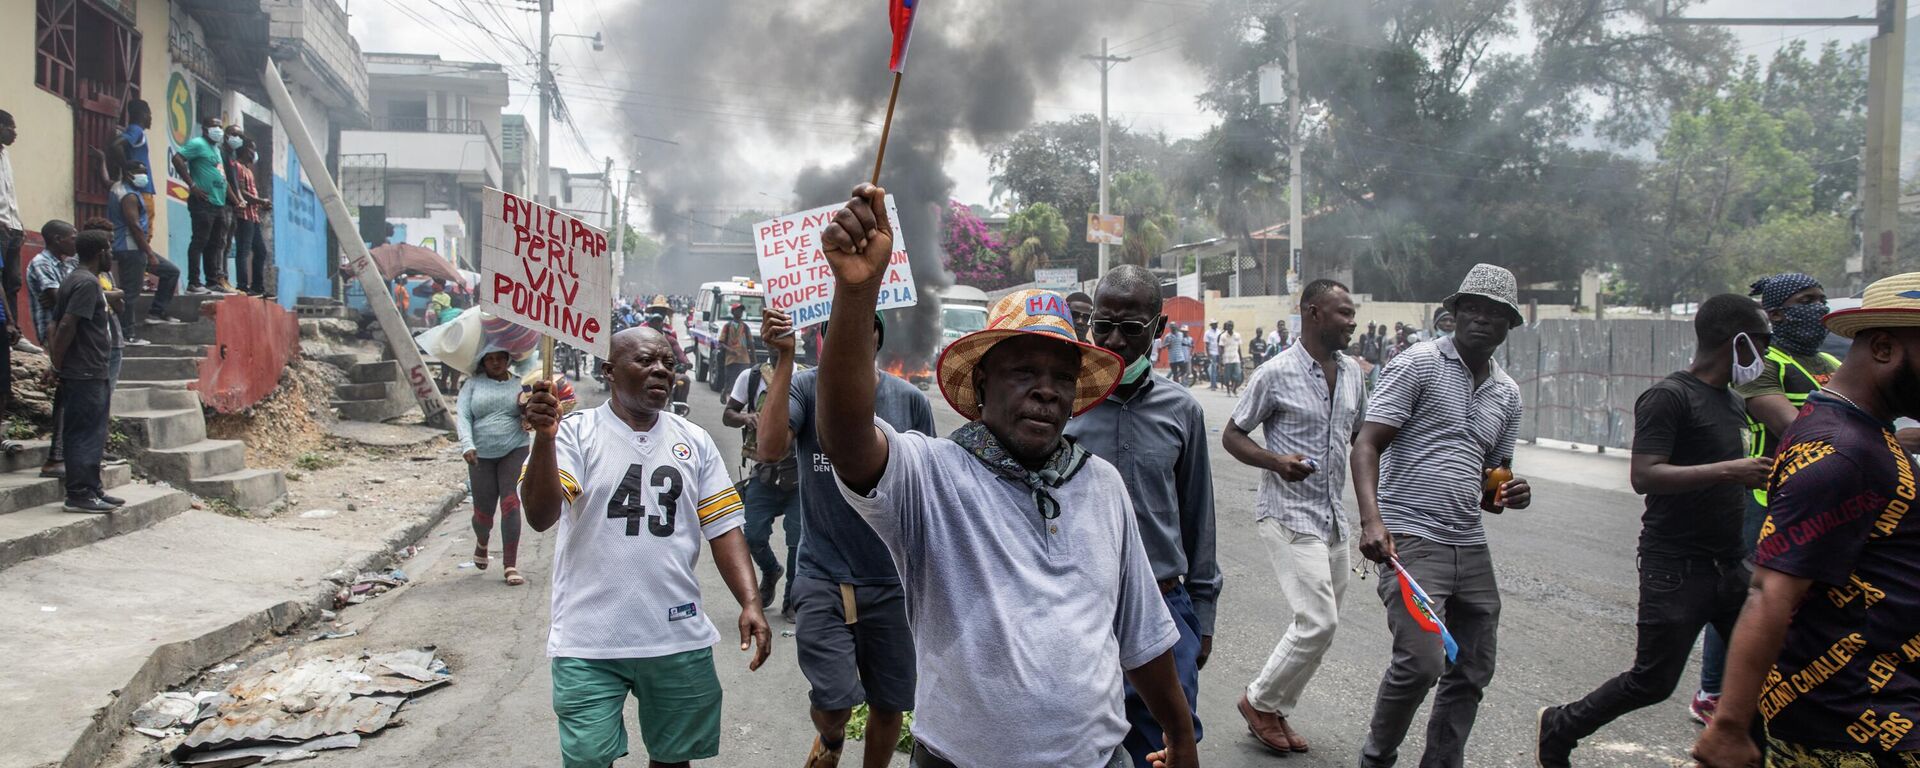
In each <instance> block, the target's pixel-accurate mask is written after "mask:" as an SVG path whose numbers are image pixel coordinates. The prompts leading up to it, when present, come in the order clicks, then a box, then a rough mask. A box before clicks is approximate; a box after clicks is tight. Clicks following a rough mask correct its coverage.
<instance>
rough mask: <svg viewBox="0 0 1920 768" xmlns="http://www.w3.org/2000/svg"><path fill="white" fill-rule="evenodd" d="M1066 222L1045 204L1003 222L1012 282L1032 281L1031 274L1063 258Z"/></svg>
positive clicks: (1031, 206) (1028, 207) (1020, 211)
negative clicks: (1005, 229) (1005, 225)
mask: <svg viewBox="0 0 1920 768" xmlns="http://www.w3.org/2000/svg"><path fill="white" fill-rule="evenodd" d="M1069 231H1070V230H1069V229H1068V227H1067V222H1066V220H1065V219H1063V218H1061V216H1060V211H1059V209H1057V208H1054V207H1053V206H1052V205H1050V204H1047V203H1034V204H1032V205H1029V206H1027V207H1025V208H1022V209H1020V210H1019V211H1017V212H1015V213H1014V214H1013V217H1012V218H1010V219H1008V220H1007V244H1008V250H1007V257H1008V259H1009V260H1010V261H1011V262H1012V263H1011V266H1010V269H1009V270H1008V273H1009V277H1010V278H1011V279H1012V281H1013V282H1016V283H1023V282H1027V281H1030V280H1032V279H1033V270H1035V269H1038V268H1041V267H1044V266H1046V265H1048V264H1051V263H1054V262H1056V261H1059V260H1060V259H1062V258H1063V257H1065V256H1066V254H1067V237H1068V233H1069Z"/></svg>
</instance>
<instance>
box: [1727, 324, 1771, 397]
mask: <svg viewBox="0 0 1920 768" xmlns="http://www.w3.org/2000/svg"><path fill="white" fill-rule="evenodd" d="M1743 343H1744V344H1746V345H1747V351H1748V352H1751V353H1753V362H1752V363H1751V364H1748V365H1741V364H1740V345H1741V344H1743ZM1766 370H1767V359H1766V358H1764V357H1761V356H1760V350H1759V349H1757V348H1755V347H1754V346H1753V339H1751V338H1749V337H1748V336H1747V335H1746V334H1744V333H1742V334H1739V335H1736V336H1734V337H1733V385H1734V386H1736V387H1744V386H1746V385H1748V384H1750V383H1752V382H1753V380H1754V379H1758V378H1760V374H1761V373H1763V372H1765V371H1766Z"/></svg>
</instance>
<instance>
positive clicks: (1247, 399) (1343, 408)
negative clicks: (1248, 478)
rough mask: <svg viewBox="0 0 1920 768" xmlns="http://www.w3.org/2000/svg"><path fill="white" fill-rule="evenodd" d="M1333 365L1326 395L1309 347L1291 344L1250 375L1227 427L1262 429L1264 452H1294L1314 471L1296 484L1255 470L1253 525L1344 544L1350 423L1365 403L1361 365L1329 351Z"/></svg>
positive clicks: (1321, 371) (1348, 525) (1323, 376)
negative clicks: (1274, 524) (1269, 524)
mask: <svg viewBox="0 0 1920 768" xmlns="http://www.w3.org/2000/svg"><path fill="white" fill-rule="evenodd" d="M1334 366H1335V370H1336V371H1337V372H1338V375H1336V376H1335V377H1334V387H1333V388H1332V389H1329V388H1328V387H1327V373H1326V371H1325V370H1324V369H1322V368H1321V366H1320V363H1319V362H1318V361H1316V360H1314V359H1313V355H1311V354H1308V353H1307V345H1305V344H1295V345H1293V346H1291V347H1288V348H1286V350H1285V351H1282V352H1281V353H1280V355H1279V356H1278V357H1275V358H1274V359H1272V360H1269V361H1267V363H1266V364H1265V365H1262V366H1260V368H1259V369H1257V370H1255V371H1254V372H1253V380H1252V381H1249V382H1247V391H1246V392H1243V393H1241V397H1240V404H1239V405H1237V406H1235V407H1234V409H1233V423H1234V425H1235V426H1237V427H1239V428H1240V429H1241V430H1242V431H1245V432H1247V433H1248V434H1252V433H1253V430H1254V429H1255V428H1257V427H1263V426H1264V427H1265V428H1266V429H1265V430H1264V438H1265V441H1266V449H1267V450H1269V451H1273V452H1274V453H1277V454H1280V455H1282V456H1290V455H1292V454H1296V453H1297V454H1300V455H1302V456H1306V457H1307V458H1310V459H1313V460H1314V461H1315V462H1317V463H1318V464H1319V465H1320V468H1319V469H1318V470H1316V471H1314V473H1313V474H1311V475H1308V476H1307V478H1306V479H1305V480H1301V481H1300V482H1297V483H1289V482H1287V481H1286V480H1284V479H1282V478H1281V477H1280V475H1279V474H1277V473H1273V472H1261V473H1260V493H1259V495H1258V496H1255V497H1254V519H1255V520H1262V519H1265V518H1269V517H1271V518H1274V519H1276V520H1278V521H1280V524H1281V525H1284V526H1286V527H1287V529H1288V530H1291V531H1293V532H1295V533H1302V534H1306V535H1309V536H1316V537H1319V539H1320V540H1321V541H1325V542H1329V543H1331V542H1338V541H1347V540H1348V538H1349V537H1350V535H1351V532H1352V528H1353V526H1352V524H1351V523H1349V522H1348V521H1347V510H1346V507H1345V506H1344V505H1343V504H1342V503H1341V500H1340V492H1341V490H1342V489H1344V488H1346V486H1347V454H1348V452H1349V451H1350V450H1351V449H1352V447H1353V431H1354V423H1355V421H1356V420H1357V419H1358V418H1359V415H1360V410H1361V408H1362V407H1363V406H1364V404H1365V403H1366V399H1367V396H1366V381H1365V379H1366V375H1365V374H1363V373H1361V372H1360V363H1358V362H1356V361H1355V360H1354V359H1353V358H1351V357H1348V356H1346V355H1343V354H1339V353H1335V354H1334Z"/></svg>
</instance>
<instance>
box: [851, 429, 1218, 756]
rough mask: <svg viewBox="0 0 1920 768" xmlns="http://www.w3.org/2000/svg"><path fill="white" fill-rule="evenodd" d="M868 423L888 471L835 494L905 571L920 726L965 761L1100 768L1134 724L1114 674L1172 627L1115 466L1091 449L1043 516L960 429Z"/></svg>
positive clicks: (1174, 634) (1148, 654) (1141, 657)
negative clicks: (866, 485)
mask: <svg viewBox="0 0 1920 768" xmlns="http://www.w3.org/2000/svg"><path fill="white" fill-rule="evenodd" d="M874 424H875V425H876V426H877V427H879V428H880V429H881V430H882V431H883V432H884V433H885V434H886V437H887V444H888V449H887V468H886V471H885V472H884V473H883V474H882V475H881V477H880V482H879V485H878V486H876V487H875V488H874V490H873V493H872V494H871V495H861V494H859V493H855V492H854V491H852V490H851V489H848V488H847V487H846V485H845V484H844V483H842V484H841V485H840V492H841V494H842V495H843V496H845V497H846V500H847V503H848V504H851V505H852V506H853V509H854V511H855V512H858V513H860V516H861V517H863V518H866V520H867V522H868V523H869V524H870V525H872V526H873V530H874V532H875V533H877V534H879V536H880V540H881V541H883V542H885V543H886V545H887V549H888V550H889V551H891V552H892V553H893V559H894V562H895V563H896V564H898V565H899V567H900V582H901V584H902V586H903V587H904V588H905V590H906V593H907V605H908V611H907V613H908V619H909V622H910V624H911V626H912V629H913V638H914V646H915V647H916V648H917V649H918V650H919V653H918V656H917V658H916V659H915V662H916V663H915V666H916V669H917V671H918V673H919V680H920V685H919V691H920V693H919V696H918V700H917V704H918V705H919V708H918V710H916V711H915V713H914V723H913V734H914V737H915V738H916V739H919V740H920V741H922V742H924V743H925V744H926V745H927V747H928V748H929V749H932V750H933V751H934V752H936V753H938V754H940V755H941V756H943V757H946V758H947V759H949V760H954V761H957V762H959V763H961V764H982V763H983V762H984V763H992V764H994V765H1001V766H1034V767H1035V768H1040V767H1041V766H1047V767H1048V768H1052V767H1053V766H1061V767H1063V768H1097V767H1104V766H1105V765H1106V764H1107V760H1108V758H1109V757H1110V756H1111V755H1112V754H1113V752H1114V749H1115V748H1116V747H1118V746H1119V745H1120V741H1121V739H1123V738H1125V737H1126V735H1127V729H1128V725H1127V718H1126V713H1125V710H1124V708H1123V699H1122V690H1121V676H1122V673H1123V671H1124V670H1129V669H1135V668H1138V667H1140V666H1141V665H1143V664H1146V663H1147V662H1149V661H1152V660H1154V659H1155V658H1157V657H1159V656H1160V654H1162V653H1165V652H1166V651H1167V650H1168V649H1170V648H1172V647H1173V645H1174V643H1175V642H1176V641H1178V640H1179V637H1180V634H1179V630H1178V629H1176V628H1175V626H1174V623H1173V617H1172V615H1171V614H1169V613H1168V612H1167V606H1166V603H1165V602H1164V601H1162V600H1161V598H1160V590H1159V588H1158V587H1157V586H1156V585H1155V584H1154V580H1153V567H1152V565H1151V564H1150V563H1148V562H1147V555H1146V552H1145V550H1143V549H1142V548H1141V545H1140V534H1139V532H1138V531H1137V530H1136V525H1135V518H1134V515H1133V509H1132V505H1131V504H1130V503H1128V501H1127V495H1126V493H1125V492H1124V490H1123V489H1124V488H1125V485H1124V484H1123V483H1122V480H1121V477H1120V473H1119V472H1118V471H1116V470H1115V469H1114V468H1113V465H1111V464H1108V463H1107V462H1106V461H1104V460H1102V459H1100V458H1099V457H1097V456H1096V457H1093V458H1090V459H1088V460H1087V463H1086V465H1085V466H1083V467H1082V468H1081V469H1080V471H1079V472H1078V473H1077V474H1075V475H1074V476H1073V479H1071V480H1069V481H1067V483H1066V484H1064V485H1062V486H1060V487H1059V488H1055V489H1053V490H1052V493H1053V497H1054V498H1055V499H1056V500H1058V501H1059V502H1060V508H1061V513H1060V516H1059V517H1057V518H1055V519H1053V520H1045V519H1042V518H1041V517H1040V514H1039V512H1038V511H1037V510H1036V509H1034V503H1033V497H1032V495H1031V494H1030V493H1029V492H1028V490H1027V489H1026V487H1025V486H1023V485H1019V484H1017V483H1015V482H1014V481H1012V480H1009V479H1007V478H1004V477H1001V476H1000V475H998V474H995V473H994V472H993V471H991V470H989V469H987V467H986V466H985V465H983V464H981V463H980V461H979V460H978V459H975V458H974V457H973V454H971V453H969V452H968V451H967V450H966V449H965V448H962V447H960V446H959V445H958V444H956V443H954V442H953V441H951V440H944V439H939V438H932V437H927V436H925V435H921V434H917V433H912V432H907V433H901V432H897V431H895V430H894V429H893V427H892V426H890V425H888V424H887V423H886V422H885V421H881V420H879V419H875V420H874ZM836 480H837V476H836Z"/></svg>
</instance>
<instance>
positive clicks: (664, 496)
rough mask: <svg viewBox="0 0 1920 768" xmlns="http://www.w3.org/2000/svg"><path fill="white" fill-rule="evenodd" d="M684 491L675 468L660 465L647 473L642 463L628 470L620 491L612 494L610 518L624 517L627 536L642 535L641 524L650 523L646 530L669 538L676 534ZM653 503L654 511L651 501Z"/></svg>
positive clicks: (608, 516)
mask: <svg viewBox="0 0 1920 768" xmlns="http://www.w3.org/2000/svg"><path fill="white" fill-rule="evenodd" d="M684 488H685V483H684V480H683V478H682V477H681V476H680V470H679V469H678V468H676V467H674V466H672V465H661V466H658V467H654V468H653V473H652V474H651V475H649V474H648V473H647V467H646V466H645V465H643V464H635V465H633V466H630V467H627V474H626V476H625V477H624V478H621V480H620V488H619V489H618V490H616V491H614V492H613V498H612V499H609V500H608V501H607V518H608V519H616V518H625V519H626V521H627V535H628V536H638V535H640V521H641V519H643V518H644V519H645V520H646V521H647V530H648V531H649V532H651V533H653V535H655V536H658V537H661V538H666V537H669V536H672V535H673V524H674V518H675V517H677V515H676V514H675V512H676V510H678V508H679V501H680V493H681V491H683V490H684ZM649 499H651V500H652V504H653V507H652V509H649V508H648V503H647V502H648V500H649Z"/></svg>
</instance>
